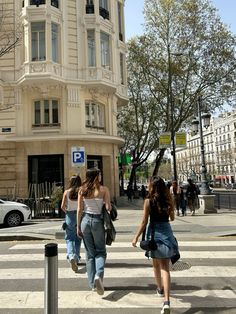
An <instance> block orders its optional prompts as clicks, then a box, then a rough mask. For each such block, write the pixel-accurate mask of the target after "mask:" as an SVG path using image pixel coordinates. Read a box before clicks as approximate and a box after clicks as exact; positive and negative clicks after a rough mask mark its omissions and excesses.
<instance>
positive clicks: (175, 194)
mask: <svg viewBox="0 0 236 314" xmlns="http://www.w3.org/2000/svg"><path fill="white" fill-rule="evenodd" d="M170 195H171V196H172V198H173V201H174V205H175V209H176V213H177V216H179V206H180V196H181V189H180V187H179V186H178V183H177V181H175V180H174V181H172V185H171V187H170Z"/></svg>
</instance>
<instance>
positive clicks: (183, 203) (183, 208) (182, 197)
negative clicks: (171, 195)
mask: <svg viewBox="0 0 236 314" xmlns="http://www.w3.org/2000/svg"><path fill="white" fill-rule="evenodd" d="M180 189H181V193H180V203H179V207H180V208H181V212H182V216H186V215H187V213H186V209H187V202H186V196H185V193H184V189H183V187H182V186H180Z"/></svg>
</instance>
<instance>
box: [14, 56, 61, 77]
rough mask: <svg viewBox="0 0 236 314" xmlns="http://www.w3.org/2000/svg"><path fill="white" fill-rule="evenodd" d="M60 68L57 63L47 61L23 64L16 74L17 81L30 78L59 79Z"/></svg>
mask: <svg viewBox="0 0 236 314" xmlns="http://www.w3.org/2000/svg"><path fill="white" fill-rule="evenodd" d="M61 76H62V67H61V65H60V64H58V63H54V62H49V61H31V62H26V63H24V64H23V66H22V67H21V69H20V70H19V71H17V72H16V78H17V81H22V80H26V79H31V78H39V79H40V78H45V77H47V78H48V77H50V78H54V77H55V78H57V79H58V77H59V78H60V77H61Z"/></svg>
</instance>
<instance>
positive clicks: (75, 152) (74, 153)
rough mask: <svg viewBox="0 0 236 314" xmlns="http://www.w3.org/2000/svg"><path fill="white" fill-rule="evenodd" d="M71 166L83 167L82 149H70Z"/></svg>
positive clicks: (83, 151) (83, 155)
mask: <svg viewBox="0 0 236 314" xmlns="http://www.w3.org/2000/svg"><path fill="white" fill-rule="evenodd" d="M71 164H72V167H83V166H85V150H84V147H71Z"/></svg>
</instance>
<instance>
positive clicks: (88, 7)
mask: <svg viewBox="0 0 236 314" xmlns="http://www.w3.org/2000/svg"><path fill="white" fill-rule="evenodd" d="M86 14H94V3H93V0H87V2H86Z"/></svg>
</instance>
